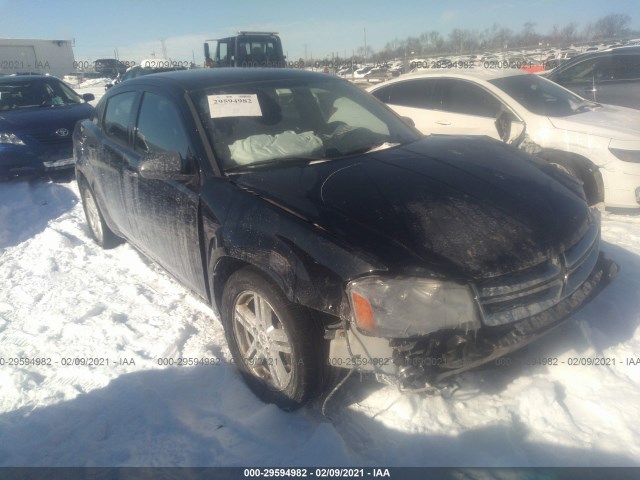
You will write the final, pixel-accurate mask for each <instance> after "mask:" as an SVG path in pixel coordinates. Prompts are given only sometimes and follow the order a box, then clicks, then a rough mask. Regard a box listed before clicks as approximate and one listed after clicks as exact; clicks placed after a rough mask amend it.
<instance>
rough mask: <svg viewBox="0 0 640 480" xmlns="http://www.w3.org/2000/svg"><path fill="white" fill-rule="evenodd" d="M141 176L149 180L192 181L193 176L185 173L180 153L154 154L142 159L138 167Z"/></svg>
mask: <svg viewBox="0 0 640 480" xmlns="http://www.w3.org/2000/svg"><path fill="white" fill-rule="evenodd" d="M138 171H139V172H140V176H141V177H142V178H147V179H149V180H190V179H191V178H193V175H189V174H185V173H183V169H182V158H180V154H179V153H178V152H154V153H149V154H147V155H145V156H144V157H142V161H141V162H140V165H139V167H138Z"/></svg>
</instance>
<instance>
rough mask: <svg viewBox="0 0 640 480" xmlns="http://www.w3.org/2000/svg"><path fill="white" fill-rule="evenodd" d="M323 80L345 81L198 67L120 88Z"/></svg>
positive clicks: (289, 72)
mask: <svg viewBox="0 0 640 480" xmlns="http://www.w3.org/2000/svg"><path fill="white" fill-rule="evenodd" d="M295 79H309V80H311V79H323V80H326V81H336V82H344V81H345V80H343V79H339V78H336V77H333V76H331V75H327V74H326V73H316V72H308V71H305V70H297V69H293V68H200V69H194V70H178V71H172V72H163V73H154V74H152V75H145V76H142V77H137V78H134V79H131V80H128V81H127V82H123V83H122V84H120V85H129V86H134V85H136V84H140V83H143V84H149V83H154V84H156V85H160V84H163V85H171V86H173V87H174V88H175V87H177V88H180V89H182V90H185V91H192V90H200V89H203V88H209V87H216V86H222V85H229V84H242V83H252V82H261V81H271V80H295Z"/></svg>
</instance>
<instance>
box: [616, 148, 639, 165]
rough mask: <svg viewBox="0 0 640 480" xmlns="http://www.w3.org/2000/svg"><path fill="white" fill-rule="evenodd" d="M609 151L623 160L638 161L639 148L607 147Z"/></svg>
mask: <svg viewBox="0 0 640 480" xmlns="http://www.w3.org/2000/svg"><path fill="white" fill-rule="evenodd" d="M609 151H610V152H611V153H613V154H614V155H615V156H616V157H617V158H619V159H620V160H622V161H623V162H631V163H640V150H622V149H620V148H609Z"/></svg>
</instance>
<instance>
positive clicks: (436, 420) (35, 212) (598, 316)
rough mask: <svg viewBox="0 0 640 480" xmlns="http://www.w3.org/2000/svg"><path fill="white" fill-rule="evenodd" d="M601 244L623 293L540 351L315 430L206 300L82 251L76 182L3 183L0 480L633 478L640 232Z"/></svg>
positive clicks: (336, 401)
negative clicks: (270, 471) (420, 472)
mask: <svg viewBox="0 0 640 480" xmlns="http://www.w3.org/2000/svg"><path fill="white" fill-rule="evenodd" d="M79 91H80V92H81V93H85V92H87V91H91V92H92V93H94V94H96V96H99V95H100V94H101V93H102V91H103V88H102V87H99V86H93V87H92V88H91V89H82V90H79ZM603 239H604V245H603V249H604V250H605V252H606V253H607V254H608V255H609V256H610V257H611V258H613V259H614V260H615V261H617V262H618V264H619V265H620V266H621V272H620V274H619V276H618V278H617V279H616V280H615V281H614V283H613V284H612V285H611V286H609V287H608V288H607V289H606V290H605V291H604V292H603V293H602V294H601V295H600V296H599V297H598V298H596V299H595V300H594V301H593V302H592V303H591V304H590V305H588V306H587V308H585V309H584V310H583V311H582V312H580V313H579V314H577V315H575V316H574V318H573V319H572V320H570V321H569V322H567V323H566V324H565V325H564V326H563V327H561V328H560V329H558V330H556V331H554V332H553V333H552V334H550V335H549V336H547V337H546V338H545V339H543V340H542V341H539V342H537V343H535V344H533V345H530V346H529V347H528V348H526V349H525V350H524V351H522V352H520V353H519V354H517V355H514V356H513V357H510V358H509V359H507V360H505V361H504V362H503V363H504V365H496V366H492V367H491V368H485V369H483V370H481V371H476V372H469V373H466V374H464V375H463V376H461V377H460V378H458V383H459V387H460V388H459V389H458V390H457V391H455V392H454V393H453V395H451V396H425V395H418V394H407V393H400V392H398V391H397V390H395V389H394V388H392V387H389V386H383V385H380V384H377V383H375V382H372V381H370V380H366V379H365V380H363V381H361V379H360V378H359V377H358V376H357V375H355V376H353V377H352V378H351V379H350V380H349V381H348V383H347V384H346V386H345V387H344V388H343V389H342V390H341V391H340V392H339V393H338V394H337V395H336V397H334V398H333V399H332V400H331V402H330V403H329V404H328V415H327V416H326V417H325V416H323V415H322V413H321V408H320V407H321V402H320V401H317V402H315V403H313V404H312V405H310V406H309V407H307V408H305V409H303V410H301V411H298V412H295V413H284V412H282V411H280V410H278V409H277V408H276V407H274V406H271V405H265V404H263V403H261V402H260V401H259V400H257V399H256V398H255V397H254V396H253V394H252V393H251V392H250V391H249V390H248V389H247V387H245V385H244V383H243V382H242V380H241V378H240V376H239V375H238V373H237V372H236V370H235V368H234V366H233V365H232V364H231V363H230V360H229V359H230V354H229V352H228V350H227V347H226V343H225V340H224V334H223V331H222V327H221V325H220V323H219V322H218V320H217V319H216V318H214V316H213V315H212V313H211V312H210V310H209V308H208V307H207V305H206V304H205V303H203V302H202V301H200V300H199V299H198V298H196V297H194V296H193V295H192V294H190V293H189V292H188V291H186V290H185V289H184V288H182V287H181V286H180V285H179V284H177V283H176V282H175V281H174V280H172V279H171V278H170V277H169V276H168V275H167V274H166V273H164V271H163V270H162V269H161V268H160V267H158V266H156V265H155V264H153V263H151V262H150V261H148V260H147V259H145V258H144V257H143V256H142V255H140V254H139V253H138V252H137V251H136V250H134V249H133V248H132V247H130V246H129V245H127V244H124V245H121V246H119V247H117V248H115V249H113V250H107V251H105V250H102V249H100V248H99V247H98V246H97V245H96V244H95V243H93V242H92V240H91V238H90V236H89V230H88V227H87V225H86V222H85V219H84V213H83V211H82V205H81V203H80V201H79V196H78V189H77V185H76V183H75V181H74V180H71V179H66V180H64V179H62V180H58V181H56V182H51V181H47V180H14V181H10V182H3V183H0V345H1V347H0V466H249V465H251V466H258V465H307V466H308V465H318V466H320V465H332V466H338V465H363V466H365V465H366V466H376V465H380V466H426V465H433V466H539V465H544V466H638V465H640V423H639V422H638V418H640V401H639V400H640V328H639V324H640V217H632V216H623V215H614V214H610V213H605V214H604V215H603ZM180 357H182V358H203V357H206V358H214V359H216V360H215V363H216V364H215V365H212V366H209V367H192V366H184V367H177V366H175V365H174V366H166V365H160V364H159V363H162V362H161V361H160V362H159V359H167V358H173V359H178V358H180ZM591 358H599V359H602V358H609V359H611V360H610V362H611V361H613V360H615V365H613V364H611V365H608V366H593V365H592V366H587V365H584V366H581V365H578V366H574V365H569V363H572V362H574V359H575V360H577V361H578V362H580V361H582V360H581V359H585V360H584V361H585V362H586V361H587V360H586V359H591ZM21 359H22V360H21ZM25 359H30V364H24V363H25ZM536 359H539V361H538V362H537V364H536ZM543 359H551V360H550V361H551V362H552V363H554V362H555V361H556V360H554V359H557V365H546V364H544V363H548V362H549V361H547V360H543ZM630 360H631V361H632V362H638V365H634V364H630V363H632V362H630ZM76 363H85V364H84V365H82V364H76ZM87 363H91V365H88V364H87Z"/></svg>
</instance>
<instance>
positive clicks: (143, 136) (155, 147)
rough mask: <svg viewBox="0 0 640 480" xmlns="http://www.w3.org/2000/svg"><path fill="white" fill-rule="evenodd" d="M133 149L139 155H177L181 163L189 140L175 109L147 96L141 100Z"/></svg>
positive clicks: (150, 95)
mask: <svg viewBox="0 0 640 480" xmlns="http://www.w3.org/2000/svg"><path fill="white" fill-rule="evenodd" d="M135 149H136V150H137V151H139V152H142V153H151V152H171V151H173V152H178V153H179V154H180V156H181V157H182V158H183V159H186V158H187V157H188V155H189V139H188V136H187V134H186V132H185V129H184V126H183V122H182V117H181V115H180V114H179V112H178V110H177V109H176V107H175V106H174V105H173V103H171V102H170V101H169V100H167V99H166V98H164V97H161V96H160V95H155V94H153V93H149V92H146V93H145V94H144V97H143V98H142V106H141V107H140V115H139V117H138V128H137V129H136V139H135Z"/></svg>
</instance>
